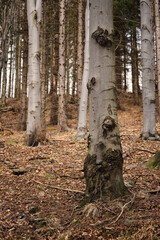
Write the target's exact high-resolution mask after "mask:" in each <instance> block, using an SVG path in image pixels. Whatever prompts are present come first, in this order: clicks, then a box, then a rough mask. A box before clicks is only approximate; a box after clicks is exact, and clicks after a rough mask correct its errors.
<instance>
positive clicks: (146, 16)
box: [140, 0, 159, 140]
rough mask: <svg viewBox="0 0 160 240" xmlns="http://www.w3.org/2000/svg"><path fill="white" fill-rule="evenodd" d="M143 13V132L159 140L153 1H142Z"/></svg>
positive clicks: (150, 137) (141, 8)
mask: <svg viewBox="0 0 160 240" xmlns="http://www.w3.org/2000/svg"><path fill="white" fill-rule="evenodd" d="M140 11H141V57H142V96H143V131H142V134H141V137H142V138H143V139H145V140H147V139H150V140H155V139H159V135H158V134H157V131H156V116H155V84H154V73H153V63H154V58H153V35H152V15H151V1H150V0H141V1H140Z"/></svg>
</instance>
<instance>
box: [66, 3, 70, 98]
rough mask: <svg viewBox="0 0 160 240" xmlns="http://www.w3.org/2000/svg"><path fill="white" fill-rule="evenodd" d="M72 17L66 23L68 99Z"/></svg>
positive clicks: (67, 91)
mask: <svg viewBox="0 0 160 240" xmlns="http://www.w3.org/2000/svg"><path fill="white" fill-rule="evenodd" d="M67 4H68V5H69V4H70V1H68V2H67ZM68 11H69V6H68ZM69 20H70V18H69V16H68V17H67V24H66V30H67V32H66V34H67V38H66V72H67V84H66V85H67V89H66V93H67V99H69V86H70V21H69Z"/></svg>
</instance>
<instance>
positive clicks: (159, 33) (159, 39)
mask: <svg viewBox="0 0 160 240" xmlns="http://www.w3.org/2000/svg"><path fill="white" fill-rule="evenodd" d="M154 4H155V7H154V8H155V27H156V52H157V54H156V58H157V78H158V105H159V122H160V15H159V0H154Z"/></svg>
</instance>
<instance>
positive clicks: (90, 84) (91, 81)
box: [87, 77, 96, 93]
mask: <svg viewBox="0 0 160 240" xmlns="http://www.w3.org/2000/svg"><path fill="white" fill-rule="evenodd" d="M95 85H96V79H95V77H92V79H91V80H89V81H88V83H87V89H88V93H90V92H91V90H92V89H93V87H94V86H95Z"/></svg>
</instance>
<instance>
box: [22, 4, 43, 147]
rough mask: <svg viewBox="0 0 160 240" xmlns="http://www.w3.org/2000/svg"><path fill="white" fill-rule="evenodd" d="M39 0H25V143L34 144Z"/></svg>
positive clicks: (37, 129) (37, 119)
mask: <svg viewBox="0 0 160 240" xmlns="http://www.w3.org/2000/svg"><path fill="white" fill-rule="evenodd" d="M41 12H42V2H41V0H35V1H30V0H27V15H28V31H29V53H28V54H29V62H28V118H27V132H26V139H25V143H26V145H28V146H35V145H37V144H38V143H39V142H40V141H41V94H40V87H41V81H40V24H41Z"/></svg>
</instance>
